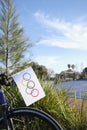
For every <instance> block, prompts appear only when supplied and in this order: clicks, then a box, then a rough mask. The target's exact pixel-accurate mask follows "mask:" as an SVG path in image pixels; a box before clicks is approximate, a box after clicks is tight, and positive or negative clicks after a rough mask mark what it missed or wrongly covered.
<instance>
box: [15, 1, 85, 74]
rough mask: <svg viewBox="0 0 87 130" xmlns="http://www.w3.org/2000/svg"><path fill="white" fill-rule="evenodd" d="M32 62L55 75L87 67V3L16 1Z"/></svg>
mask: <svg viewBox="0 0 87 130" xmlns="http://www.w3.org/2000/svg"><path fill="white" fill-rule="evenodd" d="M15 5H16V9H17V14H19V22H20V25H21V26H22V27H23V28H24V31H25V34H26V36H27V37H28V38H29V40H30V42H32V43H34V46H33V47H32V54H33V57H32V61H34V62H37V63H38V64H40V65H44V66H45V67H46V68H47V69H51V70H53V71H54V72H55V73H60V72H61V71H64V70H67V69H68V67H67V65H68V64H71V65H72V64H74V65H75V70H76V71H82V70H83V69H84V68H85V67H87V0H83V1H82V0H15Z"/></svg>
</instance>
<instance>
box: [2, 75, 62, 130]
mask: <svg viewBox="0 0 87 130" xmlns="http://www.w3.org/2000/svg"><path fill="white" fill-rule="evenodd" d="M2 77H3V76H2ZM0 82H1V83H0V104H1V107H2V110H1V117H0V130H63V129H62V128H61V126H60V125H59V124H58V122H57V121H56V120H55V119H54V118H53V117H52V116H50V115H49V114H47V113H46V112H43V111H41V110H38V109H35V108H31V107H23V108H17V109H13V107H12V103H10V105H7V102H6V98H5V94H4V91H3V90H2V88H1V86H2V85H4V84H5V86H9V83H8V81H7V76H6V75H4V77H3V78H2V79H0Z"/></svg>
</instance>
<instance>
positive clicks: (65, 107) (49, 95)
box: [4, 82, 87, 130]
mask: <svg viewBox="0 0 87 130" xmlns="http://www.w3.org/2000/svg"><path fill="white" fill-rule="evenodd" d="M41 85H42V86H43V89H44V91H45V93H46V97H45V98H43V99H41V100H39V101H37V102H36V103H34V104H33V105H31V106H32V107H35V108H38V109H41V110H43V111H45V112H47V113H49V114H50V115H51V116H53V117H54V118H55V119H56V120H57V121H58V122H59V123H60V125H61V126H62V127H63V129H64V130H87V106H86V103H85V102H86V100H85V99H83V100H82V102H81V103H80V106H79V109H78V104H77V103H78V100H76V99H75V100H73V104H74V105H73V107H72V105H71V104H70V103H69V97H67V95H66V91H65V90H64V89H60V90H57V89H55V87H54V85H53V84H50V83H49V82H46V83H44V82H41ZM4 90H5V93H6V95H7V100H8V102H9V99H10V98H11V99H12V100H13V102H14V106H15V107H21V106H25V104H24V101H23V99H22V97H21V95H20V93H19V91H18V88H17V87H14V88H13V87H12V88H6V89H4Z"/></svg>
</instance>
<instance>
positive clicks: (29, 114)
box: [0, 108, 62, 130]
mask: <svg viewBox="0 0 87 130" xmlns="http://www.w3.org/2000/svg"><path fill="white" fill-rule="evenodd" d="M7 117H8V120H10V119H11V120H12V124H11V122H10V123H9V124H10V125H11V128H10V130H62V128H61V126H60V125H59V124H58V123H57V122H56V120H54V119H53V118H52V117H51V116H50V115H48V114H47V113H45V112H43V111H40V110H37V109H34V108H19V109H14V110H13V111H12V112H11V113H9V114H8V116H7ZM2 122H3V118H2V120H0V128H2V127H3V126H2V127H1V125H2V124H3V123H2ZM12 125H13V127H14V128H12ZM2 129H3V128H2ZM0 130H1V129H0Z"/></svg>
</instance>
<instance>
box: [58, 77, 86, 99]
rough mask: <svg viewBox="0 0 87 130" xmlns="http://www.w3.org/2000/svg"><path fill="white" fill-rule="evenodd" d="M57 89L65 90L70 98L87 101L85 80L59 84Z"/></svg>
mask: <svg viewBox="0 0 87 130" xmlns="http://www.w3.org/2000/svg"><path fill="white" fill-rule="evenodd" d="M57 87H59V88H62V87H63V88H65V89H66V90H67V93H68V95H69V96H70V97H76V98H86V99H87V80H74V81H67V82H63V83H60V84H59V85H57Z"/></svg>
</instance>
